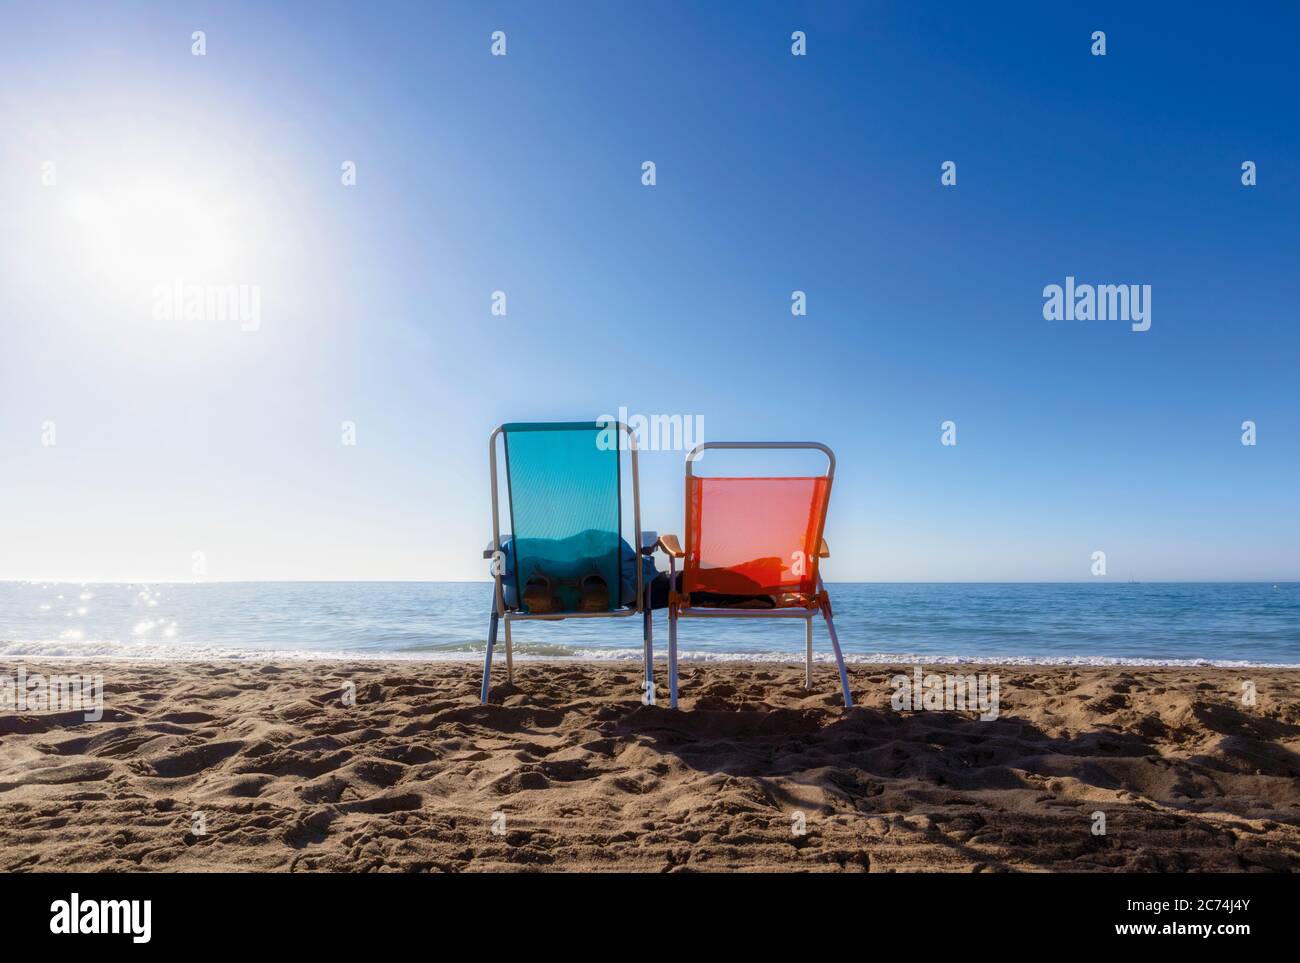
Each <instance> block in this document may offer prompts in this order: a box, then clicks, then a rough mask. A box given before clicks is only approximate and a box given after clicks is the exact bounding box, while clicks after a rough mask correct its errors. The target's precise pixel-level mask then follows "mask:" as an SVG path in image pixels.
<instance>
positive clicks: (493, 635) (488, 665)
mask: <svg viewBox="0 0 1300 963" xmlns="http://www.w3.org/2000/svg"><path fill="white" fill-rule="evenodd" d="M500 621H501V616H499V615H497V606H496V599H493V600H492V618H491V620H490V621H489V622H488V641H487V654H486V655H484V656H483V691H482V692H481V693H480V694H479V703H480V704H481V705H487V701H488V687H489V686H490V685H491V683H492V650H493V649H494V648H495V647H496V644H497V623H498V622H500ZM506 631H507V632H509V631H510V630H509V628H507V629H506Z"/></svg>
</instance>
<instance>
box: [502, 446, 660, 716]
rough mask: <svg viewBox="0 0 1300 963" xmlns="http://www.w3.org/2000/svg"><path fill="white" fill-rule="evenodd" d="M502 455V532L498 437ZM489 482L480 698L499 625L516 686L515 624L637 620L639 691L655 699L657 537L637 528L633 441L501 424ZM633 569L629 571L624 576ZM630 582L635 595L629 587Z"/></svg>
mask: <svg viewBox="0 0 1300 963" xmlns="http://www.w3.org/2000/svg"><path fill="white" fill-rule="evenodd" d="M624 437H626V439H627V444H626V450H627V451H628V453H629V456H630V461H631V467H632V486H631V487H632V519H633V527H634V538H635V541H634V543H633V544H635V545H636V546H637V548H636V550H635V551H632V550H630V548H627V547H626V546H625V543H624V542H623V538H622V524H623V523H622V517H623V511H622V484H621V482H622V465H621V460H622V459H621V455H622V452H623V450H624V448H625V446H624V444H623V441H622V439H623V438H624ZM498 438H500V439H501V442H502V444H501V447H502V448H503V451H504V456H505V470H506V485H507V492H508V500H509V513H510V514H509V520H510V533H509V535H508V536H507V537H504V538H503V536H502V534H501V517H500V510H499V505H498V500H499V499H498V482H497V447H498V445H497V439H498ZM488 450H489V464H490V469H491V481H492V541H491V542H490V543H489V544H488V547H487V549H485V550H484V552H483V557H484V558H488V559H491V560H492V574H493V577H494V584H493V597H492V612H491V618H490V620H489V623H488V640H487V653H486V654H485V656H484V659H483V686H482V691H481V693H480V699H481V701H482V702H484V703H486V702H487V701H488V694H489V689H490V683H491V674H492V653H493V650H494V649H495V648H496V641H497V629H498V626H499V625H500V623H502V622H504V623H505V643H506V679H507V680H508V681H509V682H510V683H512V684H513V682H514V654H513V651H512V646H511V639H510V626H511V623H513V622H520V621H527V620H543V621H561V620H563V619H578V618H626V617H629V616H634V615H642V616H643V618H644V628H643V638H644V644H645V689H646V691H647V692H648V693H649V695H648V697H647V701H651V702H652V701H653V700H654V668H653V665H654V650H653V640H652V630H653V623H652V620H651V616H650V604H649V598H648V594H649V585H648V584H647V580H646V579H645V577H644V575H645V573H644V571H643V568H644V565H645V557H646V556H649V555H652V554H653V553H654V550H655V543H656V541H657V536H656V534H655V533H654V532H644V533H643V532H642V531H641V495H640V491H639V489H638V476H637V452H636V436H635V435H634V434H632V433H631V432H629V431H628V429H627V426H625V425H624V424H622V423H621V422H614V421H609V422H604V421H580V422H555V423H537V424H526V423H517V424H506V425H501V426H500V427H499V428H497V429H496V430H495V431H493V432H492V436H491V438H490V439H489V441H488ZM629 555H630V556H631V561H630V565H631V567H633V568H635V572H634V573H629V572H628V568H629V559H628V556H629ZM633 581H634V582H635V589H633V588H632V583H633Z"/></svg>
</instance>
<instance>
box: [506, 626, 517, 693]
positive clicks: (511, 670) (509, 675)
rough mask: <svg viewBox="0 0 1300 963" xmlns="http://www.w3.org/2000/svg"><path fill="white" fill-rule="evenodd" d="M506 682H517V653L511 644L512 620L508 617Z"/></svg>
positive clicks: (512, 683)
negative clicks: (515, 653)
mask: <svg viewBox="0 0 1300 963" xmlns="http://www.w3.org/2000/svg"><path fill="white" fill-rule="evenodd" d="M506 682H508V683H509V684H510V685H514V684H515V655H514V651H513V650H512V648H511V645H510V620H509V619H506Z"/></svg>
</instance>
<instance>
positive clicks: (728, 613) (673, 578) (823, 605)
mask: <svg viewBox="0 0 1300 963" xmlns="http://www.w3.org/2000/svg"><path fill="white" fill-rule="evenodd" d="M710 448H715V449H716V448H721V449H766V450H770V449H815V450H817V451H820V452H822V453H823V454H824V455H825V456H826V460H827V468H826V476H825V477H826V499H827V503H826V510H824V511H823V512H822V517H821V519H820V521H819V522H818V529H817V545H818V551H817V557H818V559H821V558H829V557H830V551H829V550H828V549H827V547H826V541H825V539H824V537H823V535H824V530H825V527H826V511H829V508H830V491H831V488H832V487H833V486H834V480H835V453H834V452H833V451H831V450H830V448H828V447H827V446H826V445H823V444H822V443H821V442H816V441H710V442H705V443H703V444H701V445H696V446H695V448H693V449H691V451H690V453H689V454H687V456H686V484H687V487H688V488H689V486H690V479H691V478H692V477H694V471H693V468H694V463H695V459H696V458H698V457H699V456H700V455H701V454H702V453H703V452H705V451H707V450H708V449H710ZM687 499H688V503H687V504H686V506H685V509H686V519H685V527H686V549H685V550H684V551H683V550H680V549H678V550H677V551H674V546H673V545H671V544H665V542H664V540H662V539H661V540H660V542H659V548H661V549H662V550H663V551H664V553H665V554H666V555H667V556H668V567H669V576H668V577H669V583H668V584H669V588H670V594H669V603H668V692H669V705H670V706H671V707H672V708H674V709H676V708H677V620H678V619H679V618H728V619H733V618H766V619H772V618H777V619H782V618H783V619H803V620H804V626H805V636H804V638H805V653H806V656H805V669H804V688H805V689H811V688H812V661H813V617H814V616H815V615H816V614H817V612H818V611H820V612H821V614H822V617H823V618H824V619H825V620H826V629H827V632H828V633H829V634H830V638H831V648H832V649H833V650H834V652H835V661H836V663H837V664H838V666H839V670H840V687H841V688H842V689H843V691H844V705H845V708H852V707H853V695H852V694H851V693H850V691H849V675H848V671H847V670H846V669H845V667H844V654H843V653H842V652H841V651H840V640H839V636H838V635H837V634H836V632H835V620H834V618H833V617H832V613H831V605H830V596H829V595H828V594H827V592H826V586H825V583H824V582H823V581H822V577H821V566H820V564H818V566H817V595H818V605H817V608H816V609H796V608H787V609H732V608H705V607H695V606H690V607H687V606H683V605H681V604H680V603H679V601H678V597H679V593H678V592H677V590H676V588H677V559H678V558H683V559H684V558H685V557H686V556H687V555H689V554H690V550H691V548H692V545H691V538H692V533H691V524H690V504H689V495H688V496H687ZM684 564H685V563H683V565H684Z"/></svg>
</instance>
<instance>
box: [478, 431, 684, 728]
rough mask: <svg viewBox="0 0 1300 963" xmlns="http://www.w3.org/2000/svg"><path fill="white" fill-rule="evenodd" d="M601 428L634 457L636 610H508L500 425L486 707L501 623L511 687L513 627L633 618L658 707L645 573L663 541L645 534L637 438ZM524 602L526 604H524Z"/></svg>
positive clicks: (493, 450)
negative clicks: (621, 438) (640, 625)
mask: <svg viewBox="0 0 1300 963" xmlns="http://www.w3.org/2000/svg"><path fill="white" fill-rule="evenodd" d="M602 424H604V425H607V426H612V427H615V429H616V430H617V431H620V432H622V433H623V434H625V435H626V436H627V440H628V449H627V450H628V451H629V452H630V454H631V458H632V524H633V528H634V530H635V535H636V541H635V542H634V543H633V544H635V545H636V546H637V548H636V560H637V566H636V605H635V606H631V607H629V606H626V605H624V606H620V607H619V608H617V609H614V610H613V611H609V612H565V613H563V614H559V615H556V614H549V613H548V614H545V615H531V614H529V613H526V612H521V611H519V610H518V608H517V607H516V608H508V607H507V606H506V598H505V588H504V586H503V585H502V578H503V573H504V564H502V563H501V561H498V560H499V559H500V558H501V514H500V504H499V503H500V499H499V497H498V494H497V487H498V482H497V438H498V437H500V436H501V435H502V434H503V433H504V432H505V430H506V426H505V425H498V426H497V427H496V429H494V430H493V432H492V435H491V436H490V437H489V439H488V466H489V469H490V474H491V481H492V541H491V542H489V543H488V546H487V548H485V549H484V550H483V557H484V558H485V559H492V560H494V564H493V566H492V569H493V576H494V580H493V601H492V612H491V617H490V619H489V622H488V639H487V652H486V653H485V654H484V657H483V685H482V687H481V690H480V693H479V702H480V704H483V705H486V704H487V701H488V694H489V690H490V688H491V677H492V652H493V650H494V649H495V648H496V641H497V630H498V626H499V625H500V624H502V623H504V624H505V643H506V681H507V682H508V683H510V684H513V683H514V681H515V666H514V653H513V650H512V646H511V640H510V623H511V622H527V621H541V622H563V621H564V620H565V619H617V618H627V617H629V616H633V615H641V616H642V617H643V619H644V623H645V625H644V629H643V634H644V639H645V683H644V685H645V689H646V691H647V692H648V694H649V695H648V701H649V703H650V704H652V705H653V704H654V701H655V689H654V620H653V618H652V617H651V613H650V604H649V599H648V598H647V596H646V589H647V586H646V584H645V577H644V573H643V571H642V570H643V568H644V557H645V556H648V555H653V554H654V551H655V546H656V543H657V542H658V538H659V536H658V534H657V533H655V532H642V531H641V486H640V475H639V473H638V468H637V448H636V434H635V433H634V432H632V431H630V430H629V429H628V427H627V425H625V424H623V422H621V421H608V422H603V421H593V422H592V427H593V428H598V427H600V426H601V425H602ZM621 497H622V496H621V494H620V499H621ZM622 525H623V521H622V519H621V518H620V519H619V529H620V536H621V530H622ZM512 535H513V533H512ZM647 539H648V540H649V545H648V546H647V544H646V541H647ZM619 554H620V562H619V568H620V579H621V574H622V573H621V568H622V562H621V556H622V549H621V548H620V549H619ZM520 601H521V602H522V599H521V600H520Z"/></svg>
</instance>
